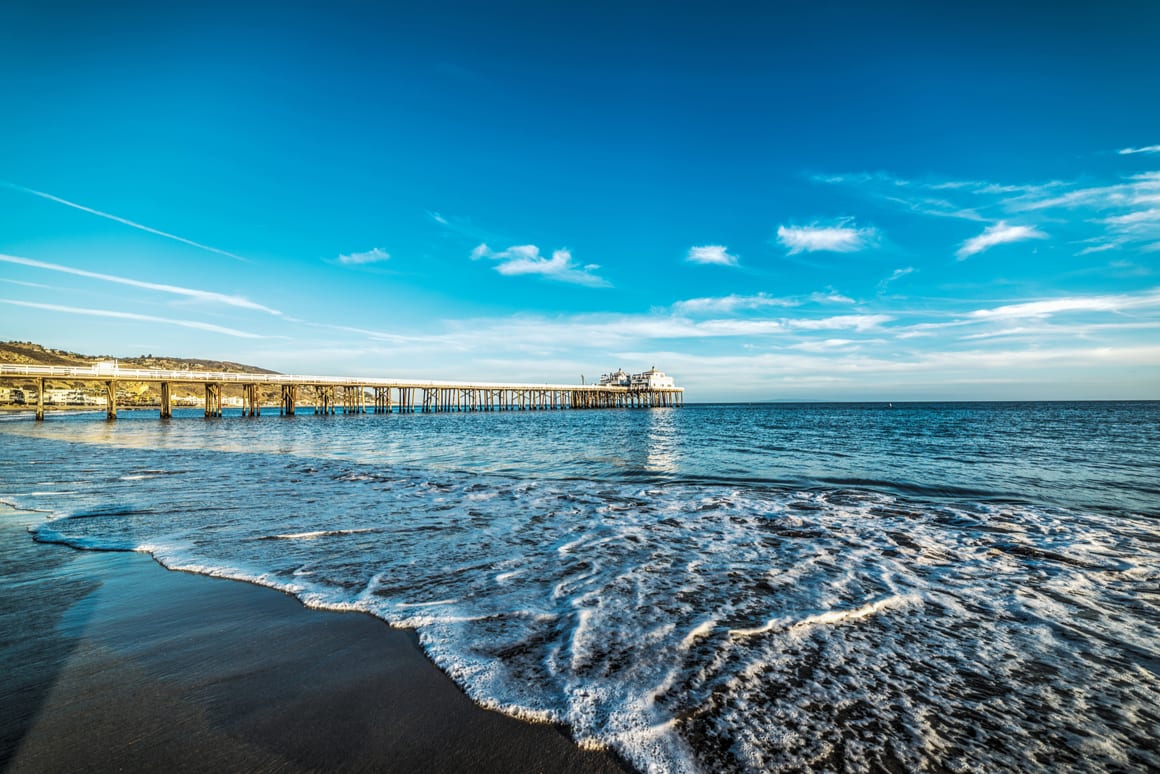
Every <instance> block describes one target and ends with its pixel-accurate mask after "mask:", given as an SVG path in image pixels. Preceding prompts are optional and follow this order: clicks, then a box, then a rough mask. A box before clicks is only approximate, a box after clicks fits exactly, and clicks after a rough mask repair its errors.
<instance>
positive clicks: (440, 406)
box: [0, 363, 684, 419]
mask: <svg viewBox="0 0 1160 774" xmlns="http://www.w3.org/2000/svg"><path fill="white" fill-rule="evenodd" d="M21 379H23V380H29V379H31V380H34V381H35V384H36V394H37V399H36V418H37V419H43V418H44V411H45V400H44V398H45V390H46V389H47V386H48V384H50V383H51V382H82V383H99V384H101V385H103V387H104V393H105V403H106V409H107V416H108V417H109V418H110V419H115V418H116V416H117V384H118V382H137V383H153V384H159V385H160V387H161V390H160V392H161V396H160V398H161V399H160V403H161V407H160V409H161V416H162V417H163V418H165V417H171V416H172V415H173V413H172V399H171V395H170V393H171V385H173V384H201V385H203V386H204V389H205V400H204V407H205V415H206V417H220V416H221V415H222V407H223V390H224V388H225V387H226V386H227V385H237V386H239V387H240V388H241V408H242V415H243V416H258V415H260V414H261V410H262V406H263V400H262V396H261V392H260V389H261V388H262V387H266V388H274V387H276V388H278V389H279V390H280V393H281V398H280V400H279V413H280V414H283V415H289V416H293V415H294V414H295V413H296V409H297V408H298V406H299V404H300V403H301V404H302V405H303V406H313V408H314V413H316V414H334V413H338V411H339V406H341V411H342V413H346V414H350V413H368V411H369V412H371V413H376V414H390V413H415V412H423V413H426V412H440V411H521V410H528V411H534V410H558V409H584V408H652V407H662V406H664V407H675V406H681V405H683V404H684V388H682V387H624V386H612V385H576V384H514V383H505V382H459V381H437V380H427V379H390V378H377V377H375V378H372V377H354V376H302V375H288V374H272V373H237V372H233V371H187V370H183V369H182V370H164V369H146V368H121V367H119V366H117V365H110V364H105V363H98V364H96V365H93V366H91V367H88V368H80V367H75V366H39V365H15V364H0V380H7V381H13V380H21ZM300 388H304V390H303V393H302V395H301V396H300V395H299V389H300ZM300 397H301V398H302V399H303V400H301V401H300V400H299V398H300ZM368 398H369V400H368Z"/></svg>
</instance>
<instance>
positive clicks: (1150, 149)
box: [1120, 145, 1160, 156]
mask: <svg viewBox="0 0 1160 774" xmlns="http://www.w3.org/2000/svg"><path fill="white" fill-rule="evenodd" d="M1134 153H1160V145H1145V146H1144V147H1142V148H1121V149H1120V155H1121V156H1130V155H1132V154H1134Z"/></svg>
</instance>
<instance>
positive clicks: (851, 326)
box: [789, 314, 894, 331]
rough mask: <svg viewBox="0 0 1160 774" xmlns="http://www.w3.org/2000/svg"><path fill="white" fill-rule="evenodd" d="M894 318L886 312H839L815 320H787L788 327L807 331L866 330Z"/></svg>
mask: <svg viewBox="0 0 1160 774" xmlns="http://www.w3.org/2000/svg"><path fill="white" fill-rule="evenodd" d="M893 319H894V318H893V317H891V316H890V315H888V314H840V315H837V316H834V317H823V318H820V319H817V320H789V325H790V327H793V328H800V329H801V330H807V331H839V330H855V331H868V330H873V329H874V328H878V327H880V326H881V325H882V324H883V323H888V322H890V321H891V320H893Z"/></svg>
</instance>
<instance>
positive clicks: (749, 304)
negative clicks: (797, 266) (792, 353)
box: [673, 293, 801, 314]
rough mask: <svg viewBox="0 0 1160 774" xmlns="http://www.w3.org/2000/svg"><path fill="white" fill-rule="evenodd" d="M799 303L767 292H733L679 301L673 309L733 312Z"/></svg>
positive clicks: (681, 311)
mask: <svg viewBox="0 0 1160 774" xmlns="http://www.w3.org/2000/svg"><path fill="white" fill-rule="evenodd" d="M799 304H801V301H800V300H798V299H793V298H775V297H773V296H769V295H766V294H765V293H757V294H756V295H749V296H743V295H737V294H731V295H728V296H719V297H716V298H690V299H687V300H685V301H678V302H676V303H675V304H673V311H674V312H677V313H678V314H732V313H734V312H739V311H746V310H752V309H762V308H765V307H770V306H798V305H799Z"/></svg>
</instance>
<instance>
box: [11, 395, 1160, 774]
mask: <svg viewBox="0 0 1160 774" xmlns="http://www.w3.org/2000/svg"><path fill="white" fill-rule="evenodd" d="M0 444H2V445H3V453H2V454H0V497H3V498H4V499H6V500H8V501H10V502H13V503H14V504H17V505H19V506H22V507H32V508H38V509H42V510H44V511H47V512H48V513H50V514H51V516H50V517H49V518H47V519H46V521H45V523H44V524H42V525H41V526H40V527H38V528H37V530H36V537H37V539H40V540H47V541H56V542H64V543H68V544H70V545H74V546H77V547H88V548H104V549H124V550H144V551H149V552H151V553H153V554H154V555H155V556H157V558H158V559H160V560H161V561H162V562H163V563H165V564H166V565H168V566H170V567H175V568H183V569H193V570H197V571H200V572H204V573H207V574H214V575H223V576H228V577H236V578H243V579H248V580H253V581H257V582H260V583H265V584H268V585H272V586H276V587H278V588H282V589H285V590H288V591H292V592H294V593H296V594H298V595H299V596H300V597H301V598H302V599H303V600H304V601H306V602H307V603H308V604H313V605H318V606H325V607H355V608H359V609H363V610H368V611H370V612H372V613H374V614H376V615H379V616H381V617H383V618H384V619H386V620H388V621H389V622H391V623H393V624H395V625H399V626H408V627H414V628H415V629H416V630H417V631H418V633H419V636H420V640H421V642H422V644H423V647H424V648H425V649H426V650H427V652H428V653H429V655H430V656H431V658H432V659H433V660H434V661H435V662H436V663H437V664H439V666H440V667H442V668H443V669H444V670H445V671H447V672H448V673H449V674H450V675H451V676H452V677H453V678H455V679H456V680H457V681H458V682H459V683H460V684H461V685H462V686H463V687H464V688H465V690H467V692H468V693H469V694H470V695H471V696H472V697H473V698H474V699H476V701H478V702H480V703H481V704H484V705H486V706H491V707H496V708H499V709H502V710H504V711H506V712H509V713H511V714H515V715H519V716H522V717H528V718H541V719H551V720H557V721H561V722H565V723H567V724H569V725H570V726H571V727H572V729H573V731H574V734H575V736H576V737H577V738H578V739H579V740H581V741H582V742H583V743H591V744H600V745H610V746H612V747H613V748H615V749H616V750H617V751H618V752H620V753H621V754H622V755H624V756H625V757H626V758H627V759H628V760H630V761H631V762H633V763H634V764H635V765H637V766H638V767H639V768H641V769H644V770H664V771H674V770H703V771H727V770H768V769H777V770H807V769H834V770H839V769H846V770H854V771H858V770H874V769H877V768H882V767H884V768H886V769H890V770H938V769H940V768H945V769H949V770H952V771H995V770H1014V771H1019V770H1025V771H1033V770H1043V769H1044V768H1053V769H1073V770H1091V771H1116V770H1124V769H1136V770H1138V769H1147V768H1153V769H1155V768H1158V767H1160V756H1158V755H1157V753H1156V752H1155V749H1154V747H1155V742H1154V740H1155V738H1157V736H1158V734H1160V713H1158V711H1157V709H1156V708H1157V707H1158V706H1160V647H1158V645H1160V451H1158V449H1160V403H1155V402H1145V403H1026V404H900V405H898V406H895V407H893V408H891V407H888V406H884V405H882V404H873V405H871V404H867V405H857V404H835V405H817V404H810V405H777V404H775V405H722V406H687V407H685V408H683V409H678V410H672V409H654V410H647V411H617V410H606V411H574V412H573V411H565V412H516V413H500V414H439V415H405V416H374V415H369V416H350V417H343V416H337V417H315V416H299V417H295V418H280V417H277V416H274V417H269V416H267V417H262V418H260V419H256V420H255V419H242V418H237V417H234V418H229V417H227V418H225V419H222V420H216V421H205V420H203V419H202V418H200V417H199V416H196V415H194V414H193V413H190V414H189V415H187V416H185V417H180V416H179V417H178V418H175V419H174V420H173V421H169V422H159V421H158V420H157V418H156V414H155V413H153V414H147V413H144V412H141V413H136V412H125V413H123V414H122V416H121V418H120V419H118V420H117V421H116V422H114V423H106V422H105V421H103V418H101V417H96V416H93V415H85V416H75V415H74V416H67V417H66V416H59V415H50V417H49V419H48V421H46V422H43V423H39V424H35V423H33V422H31V421H29V420H28V419H27V417H21V418H8V419H6V420H5V421H2V422H0Z"/></svg>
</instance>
